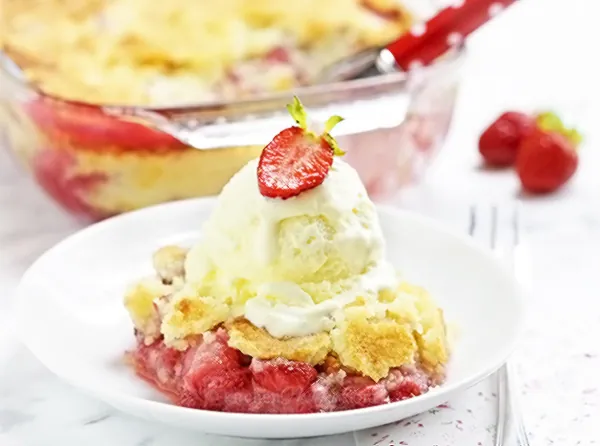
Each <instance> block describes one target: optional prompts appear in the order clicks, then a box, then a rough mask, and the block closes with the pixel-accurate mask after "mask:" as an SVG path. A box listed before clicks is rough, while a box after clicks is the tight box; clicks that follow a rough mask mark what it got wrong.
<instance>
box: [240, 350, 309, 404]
mask: <svg viewBox="0 0 600 446" xmlns="http://www.w3.org/2000/svg"><path fill="white" fill-rule="evenodd" d="M250 370H251V371H252V377H253V378H254V381H255V382H256V383H257V384H258V385H260V386H261V387H262V388H264V389H266V390H269V391H271V392H276V393H279V394H287V395H299V394H300V393H302V392H304V391H305V390H307V389H308V388H309V387H310V385H311V384H312V383H313V382H314V381H315V380H316V379H317V371H316V369H315V368H314V367H313V366H311V365H310V364H307V363H305V362H297V361H290V360H287V359H283V358H277V359H272V360H269V361H262V360H260V359H253V360H252V363H251V364H250Z"/></svg>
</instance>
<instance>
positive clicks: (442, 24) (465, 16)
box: [320, 0, 516, 82]
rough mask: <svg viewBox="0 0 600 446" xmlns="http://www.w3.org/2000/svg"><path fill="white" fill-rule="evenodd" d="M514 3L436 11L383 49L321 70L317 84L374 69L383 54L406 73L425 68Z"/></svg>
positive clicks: (483, 2) (465, 1)
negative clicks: (390, 57) (412, 69)
mask: <svg viewBox="0 0 600 446" xmlns="http://www.w3.org/2000/svg"><path fill="white" fill-rule="evenodd" d="M515 1H516V0H462V1H460V0H459V1H455V2H454V5H452V6H448V7H447V8H444V9H442V10H441V11H439V12H438V13H437V14H436V15H435V16H434V17H433V18H431V19H429V20H428V21H427V22H424V23H418V24H415V25H414V26H413V27H412V28H411V29H410V31H409V32H407V33H406V34H403V35H402V36H401V37H399V38H398V39H397V40H395V41H394V42H392V43H390V44H388V45H387V46H386V47H383V48H381V47H379V48H369V49H367V50H364V51H361V52H359V53H357V54H354V55H352V56H350V57H348V58H345V59H343V60H341V61H338V62H335V63H334V64H332V65H331V66H329V67H328V68H326V69H325V70H324V72H323V73H322V76H321V77H320V80H321V81H322V82H334V81H340V80H345V79H351V78H354V77H357V76H358V75H360V74H362V73H364V72H365V71H367V70H368V69H369V68H371V67H373V66H378V65H379V64H378V59H381V57H382V55H383V54H384V53H389V54H391V55H392V56H393V58H394V60H395V62H396V64H397V67H399V68H400V69H402V70H404V71H408V70H409V69H410V68H411V67H412V66H413V65H428V64H430V63H431V62H433V61H435V60H436V59H437V58H438V57H440V56H442V55H443V54H445V53H446V52H448V51H449V50H451V49H453V48H456V47H458V46H460V45H461V44H462V42H464V39H465V38H466V37H467V36H468V35H469V34H471V33H472V32H473V31H475V30H476V29H477V28H479V27H480V26H482V25H484V24H485V23H487V21H488V20H490V19H491V18H493V17H495V16H496V15H497V14H498V13H500V12H501V11H502V10H503V9H505V8H506V7H508V6H510V5H511V4H513V3H515Z"/></svg>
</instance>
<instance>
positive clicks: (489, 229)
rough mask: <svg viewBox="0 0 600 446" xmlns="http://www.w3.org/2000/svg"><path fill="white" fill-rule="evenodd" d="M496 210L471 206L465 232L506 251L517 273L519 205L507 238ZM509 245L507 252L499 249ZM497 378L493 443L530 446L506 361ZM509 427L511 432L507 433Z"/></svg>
mask: <svg viewBox="0 0 600 446" xmlns="http://www.w3.org/2000/svg"><path fill="white" fill-rule="evenodd" d="M499 219H500V211H499V208H498V206H495V205H492V206H490V207H489V208H481V207H478V206H471V210H470V218H469V229H468V231H469V235H471V236H472V237H475V238H478V239H481V238H483V240H482V241H483V242H484V243H485V244H486V245H487V246H488V247H489V248H490V249H491V250H492V251H493V252H494V253H495V254H497V255H510V257H508V258H509V259H510V263H511V267H512V270H513V273H514V274H515V275H516V276H517V277H518V276H519V271H518V270H517V265H518V262H517V258H516V257H517V255H518V253H519V250H518V248H519V245H520V222H519V208H518V205H515V206H514V208H513V209H512V210H511V214H510V225H509V226H510V230H509V231H508V240H506V238H505V237H503V236H505V235H506V231H505V230H504V227H505V226H506V225H503V224H501V222H500V221H499ZM507 247H508V248H509V252H502V251H504V249H506V248H507ZM496 377H497V380H498V391H497V393H498V399H497V401H498V405H497V419H496V437H495V440H494V446H509V445H511V444H513V443H509V441H508V440H509V439H510V438H511V437H512V438H513V439H515V438H516V441H517V443H516V444H517V446H530V443H529V438H528V435H527V430H526V429H525V423H524V420H523V416H522V414H521V411H520V407H519V402H518V395H517V393H518V391H517V386H516V385H515V380H516V376H515V372H514V370H513V367H512V365H511V364H510V361H507V362H506V363H505V364H503V365H502V367H500V369H499V370H498V371H497V372H496ZM511 431H514V435H512V436H511Z"/></svg>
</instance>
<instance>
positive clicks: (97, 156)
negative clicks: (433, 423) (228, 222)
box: [0, 49, 464, 220]
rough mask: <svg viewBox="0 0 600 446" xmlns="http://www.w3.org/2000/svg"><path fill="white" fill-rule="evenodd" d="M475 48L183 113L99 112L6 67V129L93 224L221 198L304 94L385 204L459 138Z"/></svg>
mask: <svg viewBox="0 0 600 446" xmlns="http://www.w3.org/2000/svg"><path fill="white" fill-rule="evenodd" d="M463 58H464V50H462V49H461V50H459V51H457V52H455V53H454V54H451V55H448V56H447V57H445V58H444V59H443V60H440V61H439V62H437V63H436V64H434V65H432V66H429V67H426V68H421V69H418V70H416V71H414V72H411V73H410V74H407V73H400V72H394V73H389V74H384V75H380V76H374V77H369V78H364V79H358V80H352V81H346V82H340V83H336V84H327V85H316V86H310V87H305V88H299V89H295V90H294V91H293V92H290V93H286V94H271V95H262V96H256V97H253V98H252V99H251V100H245V101H240V102H215V103H207V104H202V105H198V104H190V105H185V106H180V107H177V108H164V107H163V108H152V107H121V106H119V105H118V104H116V105H114V106H97V105H93V104H88V103H82V102H74V101H67V100H62V99H60V98H56V97H51V96H49V95H45V94H43V93H41V92H39V91H37V90H36V89H35V88H34V87H33V86H31V85H28V84H27V83H26V82H24V81H23V80H22V78H21V77H20V76H17V75H16V74H15V73H14V70H11V69H10V67H9V66H8V65H7V64H6V60H4V63H3V64H2V66H1V67H0V85H2V90H0V129H1V131H2V133H3V134H4V137H5V140H6V141H7V145H8V149H9V150H11V151H12V152H13V153H14V154H15V155H16V156H17V157H18V159H20V160H21V161H22V163H23V164H24V165H25V166H26V167H27V170H28V171H29V172H30V173H31V175H32V176H33V178H35V180H36V181H37V183H39V185H40V186H41V187H42V188H43V189H44V190H45V191H46V192H47V193H48V195H49V196H50V197H51V198H52V199H54V200H55V201H56V202H57V203H58V204H59V205H61V206H62V207H63V208H64V209H66V210H67V211H69V212H70V213H72V214H73V215H75V216H78V217H82V218H84V219H86V220H98V219H102V218H105V217H108V216H111V215H115V214H119V213H122V212H126V211H130V210H133V209H138V208H141V207H144V206H149V205H153V204H157V203H161V202H166V201H170V200H177V199H182V198H189V197H200V196H207V195H214V194H218V193H219V191H220V190H221V188H222V187H223V185H224V184H225V183H226V182H227V181H228V180H229V178H230V177H231V176H232V175H233V174H234V173H235V172H236V171H237V170H238V169H239V168H240V167H241V166H243V165H244V164H245V163H246V162H248V161H249V160H250V159H252V158H254V157H256V156H258V155H259V153H260V151H261V149H262V147H263V146H264V145H265V144H266V143H267V142H268V141H269V140H270V138H271V137H272V136H274V135H275V134H276V133H277V132H278V131H279V130H281V129H282V128H284V127H286V126H289V125H290V124H291V123H292V122H291V119H290V118H289V116H288V115H287V113H286V111H285V104H286V103H287V102H289V101H290V100H291V95H292V94H295V95H298V96H299V98H300V99H301V100H302V102H303V103H304V104H305V106H306V107H307V108H308V109H309V113H310V114H311V116H312V117H313V118H315V119H316V120H321V119H325V118H327V116H329V115H330V114H338V115H341V116H343V117H344V118H345V121H344V122H342V123H341V124H340V125H339V126H338V127H337V128H336V129H335V131H334V135H335V136H337V138H338V140H339V143H340V145H341V146H342V148H343V149H345V150H347V152H348V153H347V154H346V156H345V158H346V159H347V161H348V162H349V163H350V164H352V165H353V166H354V167H355V168H356V169H357V170H358V172H359V174H360V176H361V178H362V180H363V181H364V183H365V185H366V187H367V190H368V192H369V194H370V195H371V196H372V198H373V199H375V200H382V199H385V198H388V197H390V196H392V195H393V194H394V193H395V192H397V191H398V189H399V188H401V187H402V186H404V185H406V184H409V183H411V182H414V181H417V180H418V179H419V178H420V177H421V175H422V174H423V172H424V170H425V168H426V166H427V165H428V164H429V162H430V160H431V159H432V157H433V155H434V154H436V153H437V151H438V150H439V148H440V147H441V145H442V143H443V141H444V139H445V137H446V134H447V132H448V128H449V124H450V120H451V117H452V112H453V109H454V104H455V99H456V93H457V87H458V85H459V81H460V66H461V63H462V60H463Z"/></svg>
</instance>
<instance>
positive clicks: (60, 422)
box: [0, 0, 600, 446]
mask: <svg viewBox="0 0 600 446" xmlns="http://www.w3.org/2000/svg"><path fill="white" fill-rule="evenodd" d="M527 3H528V4H527V5H525V4H523V5H518V7H515V10H514V11H510V12H507V13H506V19H502V20H500V19H499V20H498V23H497V24H496V23H494V24H491V25H490V27H489V28H488V29H485V30H483V31H482V33H481V34H480V35H478V36H475V37H476V38H474V39H473V42H472V43H473V44H472V45H471V46H470V53H471V55H470V59H469V62H468V66H467V67H466V69H465V83H464V87H463V89H462V91H461V97H460V101H459V105H458V109H457V115H456V119H455V122H454V125H453V129H452V133H451V136H450V138H449V140H448V143H447V145H446V147H445V149H444V151H443V152H442V153H441V155H440V157H439V159H438V160H437V161H436V162H435V164H434V165H433V166H432V168H431V170H430V172H429V173H428V176H427V178H426V179H425V180H424V181H423V183H422V184H420V185H419V186H418V187H415V188H412V189H409V190H406V191H404V192H403V193H402V194H401V195H400V196H399V197H398V201H397V204H398V205H400V206H403V207H407V208H412V209H415V210H417V211H419V212H422V213H425V214H429V215H431V216H433V217H434V218H437V219H440V220H442V221H443V222H445V223H446V224H447V225H449V226H452V227H454V228H455V229H456V230H458V231H465V228H466V222H467V218H468V208H469V206H470V205H471V204H473V203H479V204H480V205H484V204H485V203H488V202H496V203H500V207H501V209H505V208H506V207H507V206H508V205H509V204H508V203H509V202H512V201H513V200H515V199H519V200H520V201H521V204H522V214H521V215H522V222H523V225H522V226H523V243H524V246H525V247H526V249H527V253H528V260H529V262H528V265H529V269H528V270H527V273H526V280H527V288H528V289H529V299H530V302H529V309H530V311H529V317H528V324H527V330H526V333H525V336H524V337H523V340H522V342H521V344H520V345H519V348H518V350H517V351H516V352H515V355H514V362H515V364H516V366H517V370H518V373H519V378H520V383H521V385H520V390H521V396H522V398H521V399H522V401H521V405H522V410H523V412H524V415H525V419H526V424H527V428H528V431H529V432H530V434H531V437H532V444H533V445H536V446H537V445H539V446H546V445H559V446H563V445H564V446H570V445H593V444H600V425H599V423H598V420H600V386H599V385H598V376H600V373H599V372H600V344H599V343H598V339H600V300H599V299H598V297H597V294H598V292H597V290H598V289H599V285H600V283H599V282H598V265H599V264H600V262H599V259H600V176H599V175H598V174H597V172H598V171H599V169H600V153H598V150H597V147H598V144H597V143H598V142H599V141H600V132H598V131H597V130H596V127H597V120H598V119H597V117H598V112H597V109H595V108H594V107H595V106H596V104H598V103H600V101H599V100H600V93H597V94H596V93H594V92H595V91H596V90H597V89H592V88H591V86H593V85H594V84H595V83H597V79H598V78H600V73H598V68H597V67H596V66H595V65H594V64H588V63H587V59H586V58H583V57H581V56H578V54H579V55H580V53H578V52H577V51H576V50H573V48H575V49H576V48H577V47H576V43H577V42H581V41H582V40H586V41H591V40H590V39H591V38H592V37H591V33H592V32H596V30H595V29H593V28H592V26H593V25H594V24H593V17H594V16H596V17H597V14H593V13H590V10H589V7H590V5H591V3H592V2H591V1H589V0H572V1H568V2H567V0H544V7H545V9H544V11H545V12H544V17H543V18H542V17H541V16H540V17H538V16H537V11H539V10H538V9H536V8H535V7H536V6H538V5H539V4H541V0H530V1H529V2H527ZM536 3H537V5H536ZM567 4H568V5H569V7H568V8H566V6H565V5H567ZM517 8H519V10H517ZM518 11H519V12H518ZM534 17H535V20H537V22H536V23H537V25H536V28H535V30H536V32H535V33H532V34H531V28H530V24H531V22H532V21H533V19H534ZM590 17H591V18H590ZM586 20H587V22H586ZM557 21H559V22H560V23H561V24H563V25H564V26H566V28H565V29H567V30H568V32H562V33H560V35H557V33H556V32H555V30H556V26H557V25H556V23H558V22H557ZM586 23H587V25H586ZM569 24H570V25H569ZM567 25H568V26H567ZM502 27H504V28H502ZM596 28H597V27H596ZM503 29H504V31H503ZM506 30H510V31H511V32H507V31H506ZM563 31H564V30H563ZM499 32H500V33H503V34H502V35H503V36H504V37H503V38H498V33H499ZM525 36H527V39H525ZM569 39H570V40H569ZM596 40H597V41H598V40H600V39H598V38H596ZM565 42H566V43H565ZM569 42H570V43H569ZM574 45H575V46H574ZM533 52H535V54H536V55H537V56H538V57H537V58H536V59H535V62H532V61H531V60H530V59H531V54H533ZM557 53H559V54H560V55H561V58H562V59H561V63H559V64H557V63H556V58H555V57H554V56H555V54H557ZM519 64H520V65H521V66H525V67H526V69H519V70H514V69H512V68H514V67H515V65H519ZM500 67H504V68H503V69H501V68H500ZM500 73H501V75H500ZM565 76H569V78H570V79H572V82H570V83H568V84H565V83H564V79H565V78H566V77H565ZM557 85H560V88H557V87H556V86H557ZM509 107H524V108H531V107H534V108H542V107H552V108H555V109H558V110H560V111H561V112H563V113H564V114H566V115H567V118H568V119H570V120H572V121H574V122H577V123H578V124H579V125H580V126H581V127H582V128H583V129H584V131H585V132H586V137H587V139H586V141H587V142H586V144H585V146H584V147H583V148H582V153H581V168H580V170H579V172H578V174H577V176H576V178H575V179H574V181H573V182H572V183H571V184H570V185H569V186H568V187H567V188H565V189H564V190H562V191H561V192H559V193H557V194H555V195H553V196H551V197H546V198H535V199H534V198H527V197H522V196H520V194H519V192H518V191H519V189H518V182H517V180H516V178H515V176H514V175H512V174H511V173H510V172H486V171H484V170H483V169H481V168H480V163H479V158H478V155H477V153H476V149H475V139H476V135H477V134H478V133H479V131H480V130H481V129H482V128H483V127H484V125H485V124H486V123H487V122H489V121H490V120H491V119H492V118H493V117H494V116H495V115H496V114H497V113H498V112H499V111H501V110H504V109H506V108H509ZM594 111H595V113H594ZM12 161H13V160H12V158H10V156H9V155H8V154H7V151H5V150H0V445H2V446H54V445H56V446H58V445H61V446H71V445H73V446H78V445H81V444H85V445H89V446H106V445H109V444H110V445H118V446H167V445H173V444H177V445H180V446H186V445H201V446H209V445H210V446H212V445H215V446H216V445H219V446H258V445H261V446H264V445H267V444H284V445H287V446H292V445H294V446H300V445H302V446H349V445H356V446H396V445H410V446H468V445H469V446H470V445H473V446H490V445H491V444H492V438H493V433H494V429H495V426H494V422H495V417H496V413H495V403H496V393H495V389H496V383H495V379H494V378H493V377H492V378H490V379H488V380H486V381H484V382H482V383H480V384H479V385H477V386H476V387H474V388H472V389H470V390H469V391H467V392H465V393H464V395H462V396H461V397H460V398H458V399H456V400H453V401H450V402H448V404H446V405H443V406H441V407H439V408H437V409H434V410H432V411H430V412H428V413H425V414H422V415H420V416H417V417H414V418H413V419H410V420H405V421H402V422H399V423H397V424H394V425H390V426H385V427H381V428H376V429H371V430H367V431H363V432H358V433H351V434H346V435H341V436H335V437H326V438H317V439H308V440H288V441H282V442H280V441H277V442H269V441H261V440H239V439H228V438H222V437H215V436H205V435H201V434H197V433H191V432H185V431H179V430H176V429H174V428H171V427H169V426H163V425H160V424H151V423H147V422H145V421H140V420H137V419H133V418H130V417H128V416H125V415H122V414H120V413H117V412H115V411H114V410H112V409H111V408H109V407H107V406H106V405H104V404H102V403H100V402H97V401H95V400H93V399H91V398H89V397H87V396H85V395H83V394H81V393H80V392H78V391H76V390H75V389H73V388H71V387H69V386H68V385H66V384H64V383H62V382H61V381H60V380H59V379H58V378H56V377H54V376H53V375H52V374H50V372H48V371H47V370H45V369H44V367H43V366H42V365H41V364H40V363H39V362H38V361H37V360H36V359H35V358H34V357H33V356H32V355H31V353H29V352H28V351H27V350H26V349H25V348H24V347H23V346H22V345H20V343H19V342H18V340H16V339H14V338H13V337H11V336H10V326H11V323H12V322H13V321H12V319H11V313H10V311H11V310H10V309H11V305H12V303H11V302H12V296H13V291H14V288H15V286H16V285H17V283H18V280H19V278H20V276H21V275H22V273H23V272H24V271H25V269H26V268H27V267H28V265H29V264H31V262H32V261H33V260H35V258H36V257H37V256H38V255H40V254H41V253H42V252H43V251H44V250H45V249H47V248H49V247H50V246H52V245H53V244H54V243H56V242H57V241H59V240H60V239H62V238H63V237H65V236H67V235H68V234H71V233H73V232H74V231H76V230H77V229H78V228H79V227H80V225H79V224H77V223H76V222H74V221H73V220H72V219H70V218H69V217H68V216H66V215H65V214H63V213H62V212H61V211H60V210H58V209H57V208H56V207H55V206H54V205H53V204H52V203H50V202H49V201H48V200H47V199H46V197H45V196H44V195H43V194H42V193H41V192H40V191H39V190H38V189H37V187H36V186H35V185H34V184H33V183H32V182H31V181H30V180H29V179H28V178H27V176H26V175H25V174H24V173H23V172H22V171H21V170H20V169H19V168H18V167H17V166H16V165H15V164H14V163H13V162H12Z"/></svg>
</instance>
